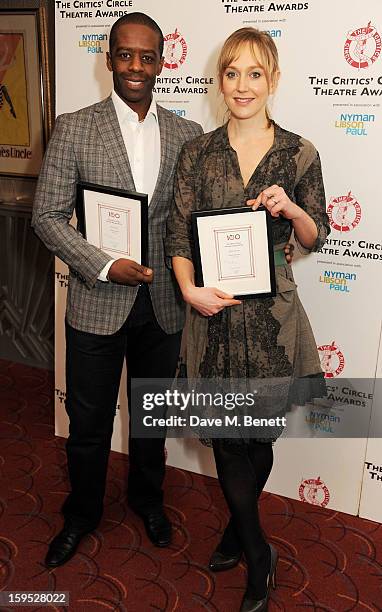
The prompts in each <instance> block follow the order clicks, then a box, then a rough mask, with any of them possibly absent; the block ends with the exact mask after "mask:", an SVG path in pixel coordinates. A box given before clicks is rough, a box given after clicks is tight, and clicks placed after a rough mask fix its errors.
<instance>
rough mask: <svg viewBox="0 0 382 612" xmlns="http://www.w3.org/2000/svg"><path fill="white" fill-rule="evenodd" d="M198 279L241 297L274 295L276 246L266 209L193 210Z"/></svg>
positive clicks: (200, 281) (203, 283) (204, 283)
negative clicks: (274, 254) (274, 249)
mask: <svg viewBox="0 0 382 612" xmlns="http://www.w3.org/2000/svg"><path fill="white" fill-rule="evenodd" d="M192 222H193V231H194V238H195V250H196V257H195V264H196V265H195V267H196V273H197V274H196V276H197V282H198V284H199V285H203V286H205V287H216V288H218V289H221V290H222V291H225V292H226V293H230V294H233V295H235V296H242V297H250V296H251V297H255V296H260V295H262V296H270V295H274V294H275V291H274V289H275V281H274V258H273V245H272V236H271V230H270V225H269V224H270V221H269V217H268V213H267V212H266V210H265V209H263V210H257V211H252V210H251V209H249V208H231V209H221V210H216V211H215V210H214V211H212V210H210V211H198V212H196V213H193V219H192Z"/></svg>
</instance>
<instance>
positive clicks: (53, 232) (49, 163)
mask: <svg viewBox="0 0 382 612" xmlns="http://www.w3.org/2000/svg"><path fill="white" fill-rule="evenodd" d="M157 108H158V121H159V130H160V139H161V160H160V168H159V176H158V180H157V183H156V187H155V190H154V193H153V197H152V199H151V202H150V204H149V260H148V264H149V266H150V267H151V268H152V269H153V271H154V277H153V282H152V284H151V285H150V286H149V289H150V293H151V299H152V304H153V308H154V312H155V315H156V318H157V321H158V323H159V325H160V326H161V327H162V329H163V330H164V331H165V332H166V333H168V334H171V333H175V332H176V331H179V330H180V329H181V328H182V327H183V325H184V304H183V300H182V298H181V295H180V293H179V290H178V287H177V285H176V281H175V279H174V276H173V274H172V272H171V270H170V268H169V267H167V266H166V260H165V254H164V239H165V234H166V220H167V216H168V212H169V209H170V206H171V203H172V199H173V178H174V172H175V167H176V164H177V160H178V155H179V153H180V150H181V148H182V146H183V144H184V143H185V142H186V141H189V140H191V139H193V138H195V137H196V136H198V135H200V134H201V133H202V128H201V127H200V125H198V124H197V123H195V122H193V121H188V120H186V119H182V118H180V117H178V116H176V115H175V114H174V113H171V112H170V111H168V110H166V109H164V108H163V107H161V106H159V105H158V107H157ZM78 181H87V182H90V183H97V184H100V185H104V186H105V187H118V188H121V189H126V190H135V185H134V180H133V176H132V173H131V168H130V164H129V159H128V155H127V152H126V147H125V145H124V142H123V138H122V133H121V130H120V127H119V123H118V119H117V115H116V112H115V108H114V104H113V102H112V99H111V97H108V98H106V99H105V100H103V101H102V102H98V103H97V104H93V105H92V106H89V107H87V108H83V109H81V110H79V111H76V112H74V113H69V114H64V115H61V116H59V117H58V118H57V121H56V126H55V129H54V132H53V135H52V138H51V140H50V142H49V146H48V149H47V152H46V155H45V158H44V162H43V165H42V169H41V173H40V176H39V180H38V184H37V189H36V194H35V200H34V206H33V216H32V226H33V227H34V229H35V231H36V233H37V235H38V236H39V237H40V238H41V240H42V241H43V242H44V243H45V245H46V246H47V247H48V249H50V250H51V251H53V253H55V255H57V256H58V257H59V258H60V259H62V260H63V261H64V262H65V263H66V264H67V265H68V266H69V271H70V274H69V286H68V297H67V306H66V317H67V321H68V323H69V325H71V326H72V327H74V328H75V329H78V330H81V331H85V332H89V333H93V334H101V335H107V334H112V333H114V332H116V331H117V330H118V329H120V327H121V326H122V325H123V323H124V322H125V320H126V318H127V317H128V315H129V313H130V310H131V308H132V305H133V303H134V300H135V298H136V295H137V292H138V287H130V286H127V285H119V284H115V283H104V282H102V281H99V280H97V278H98V275H99V273H100V271H101V270H102V269H103V268H104V266H105V265H106V263H107V262H108V261H109V260H110V257H109V255H107V254H106V253H104V252H103V251H101V250H100V249H98V248H97V247H95V246H93V245H91V244H89V243H88V242H87V241H86V240H85V239H84V238H83V237H82V235H81V234H80V233H79V232H78V231H77V230H76V229H75V228H74V227H73V226H72V225H71V224H70V223H69V222H70V220H71V218H72V215H73V211H74V208H75V200H76V185H77V182H78Z"/></svg>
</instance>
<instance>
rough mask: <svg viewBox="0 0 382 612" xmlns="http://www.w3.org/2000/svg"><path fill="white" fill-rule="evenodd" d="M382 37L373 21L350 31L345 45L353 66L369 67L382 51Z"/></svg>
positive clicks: (347, 55) (347, 59)
mask: <svg viewBox="0 0 382 612" xmlns="http://www.w3.org/2000/svg"><path fill="white" fill-rule="evenodd" d="M381 47H382V45H381V37H380V35H379V34H378V32H377V30H376V29H375V27H374V26H372V25H371V21H369V23H368V24H367V26H366V27H364V28H357V29H356V30H353V31H350V32H348V35H347V39H346V42H345V46H344V55H345V59H346V61H347V62H348V64H350V65H351V66H353V68H358V70H359V69H360V68H368V67H369V66H371V65H372V64H374V62H375V61H376V60H377V59H378V57H379V56H380V53H381Z"/></svg>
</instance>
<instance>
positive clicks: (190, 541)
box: [0, 360, 382, 612]
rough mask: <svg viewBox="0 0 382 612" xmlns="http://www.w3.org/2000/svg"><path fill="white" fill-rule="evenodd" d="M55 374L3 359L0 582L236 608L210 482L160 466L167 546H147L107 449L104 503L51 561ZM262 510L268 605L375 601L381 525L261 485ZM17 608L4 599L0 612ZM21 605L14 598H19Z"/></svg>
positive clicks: (131, 602)
mask: <svg viewBox="0 0 382 612" xmlns="http://www.w3.org/2000/svg"><path fill="white" fill-rule="evenodd" d="M53 394H54V385H53V376H52V373H50V372H47V371H44V370H38V369H34V368H29V367H26V366H23V365H17V364H12V363H9V362H7V361H1V360H0V591H1V590H12V591H17V590H22V591H43V590H44V591H53V590H56V591H69V593H70V604H69V606H67V607H58V606H56V607H55V606H53V605H49V606H47V607H39V606H38V607H36V606H35V607H34V608H33V607H29V608H23V609H26V610H31V609H33V610H35V611H37V610H44V609H45V610H49V609H51V610H70V612H98V611H102V610H105V611H106V610H115V611H118V612H125V611H128V612H148V611H158V612H159V611H161V612H162V611H163V612H172V611H180V612H202V611H206V610H207V611H210V612H235V611H236V610H238V609H239V605H240V601H241V598H242V594H243V588H244V585H245V582H246V570H245V563H244V562H241V563H240V564H239V566H238V567H237V568H235V569H233V570H231V571H229V572H224V573H220V574H216V575H215V574H213V573H211V572H209V571H208V569H207V567H206V566H207V562H208V559H209V556H210V554H211V552H212V551H213V549H214V548H215V546H216V545H217V543H218V541H219V537H220V535H221V533H222V531H223V528H224V526H225V523H226V520H227V509H226V505H225V502H224V499H223V496H222V493H221V491H220V488H219V485H218V482H217V481H216V480H215V479H213V478H208V477H204V476H200V475H196V474H193V473H190V472H186V471H183V470H180V469H176V468H171V467H169V468H168V469H167V475H166V495H165V502H166V511H167V513H168V515H169V517H170V518H171V520H172V522H173V524H174V538H173V543H172V545H171V546H170V547H169V548H167V549H157V548H155V547H153V546H152V545H151V543H150V541H149V540H148V539H147V537H146V534H145V531H144V528H143V525H142V522H141V521H140V519H139V518H138V517H136V516H135V515H134V514H133V513H132V512H131V510H129V509H128V508H127V506H126V503H125V486H124V483H125V481H126V474H127V469H128V458H126V457H125V456H124V455H121V454H119V453H112V455H111V460H110V467H109V475H108V486H107V499H106V506H105V513H104V517H103V520H102V523H101V524H100V526H99V528H98V530H97V531H95V532H94V533H93V534H90V535H88V536H86V537H85V538H84V540H83V541H82V542H81V545H80V547H79V552H78V554H76V555H75V556H74V557H73V559H71V561H69V562H68V563H67V564H66V565H65V566H63V567H61V568H57V569H55V570H48V569H47V568H45V566H44V564H43V558H44V556H45V554H46V551H47V546H48V543H49V541H50V540H51V538H52V537H53V535H54V534H55V533H56V532H57V530H58V529H59V528H60V527H61V524H62V520H61V515H60V512H59V509H60V506H61V504H62V502H63V500H64V498H65V495H66V494H67V491H68V481H67V474H66V459H65V441H64V440H63V439H61V438H55V437H54V424H53V420H54V419H53ZM260 512H261V516H262V522H263V526H264V530H265V532H266V534H267V536H268V539H269V540H270V541H271V542H272V543H273V544H274V545H275V546H276V547H277V549H278V551H279V554H280V561H279V565H278V569H277V582H278V585H277V589H276V590H275V591H273V592H272V596H271V601H270V605H269V610H270V612H276V611H279V612H284V611H286V612H290V611H294V610H296V611H301V610H313V611H314V612H318V611H320V612H321V611H322V612H351V611H363V612H366V611H371V612H378V611H380V610H382V526H381V525H379V524H377V523H373V522H371V521H367V520H363V519H359V518H357V517H352V516H348V515H345V514H341V513H339V512H334V511H331V510H327V509H323V508H319V507H316V506H310V505H309V504H305V503H302V502H297V501H294V500H290V499H287V498H282V497H279V496H277V495H272V494H269V493H263V495H262V497H261V502H260ZM14 609H15V608H11V607H9V608H1V612H5V611H6V610H9V611H10V612H11V611H12V610H14ZM20 609H21V608H20Z"/></svg>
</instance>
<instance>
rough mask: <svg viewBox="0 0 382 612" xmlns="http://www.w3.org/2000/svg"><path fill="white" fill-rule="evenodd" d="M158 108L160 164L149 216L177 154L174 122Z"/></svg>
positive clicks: (170, 173) (166, 180)
mask: <svg viewBox="0 0 382 612" xmlns="http://www.w3.org/2000/svg"><path fill="white" fill-rule="evenodd" d="M157 109H158V122H159V132H160V146H161V154H160V166H159V174H158V180H157V182H156V185H155V189H154V193H153V197H152V198H151V202H150V206H149V216H151V215H152V214H153V212H154V210H155V207H156V205H157V204H158V202H159V200H160V195H161V194H162V193H163V190H164V188H165V187H166V184H167V182H168V180H169V178H170V176H171V175H172V172H171V171H172V168H173V165H174V161H176V159H177V156H178V152H179V150H178V145H177V140H176V134H175V132H174V122H173V121H171V115H169V114H168V113H166V111H164V109H162V107H161V106H159V105H158V106H157Z"/></svg>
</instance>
